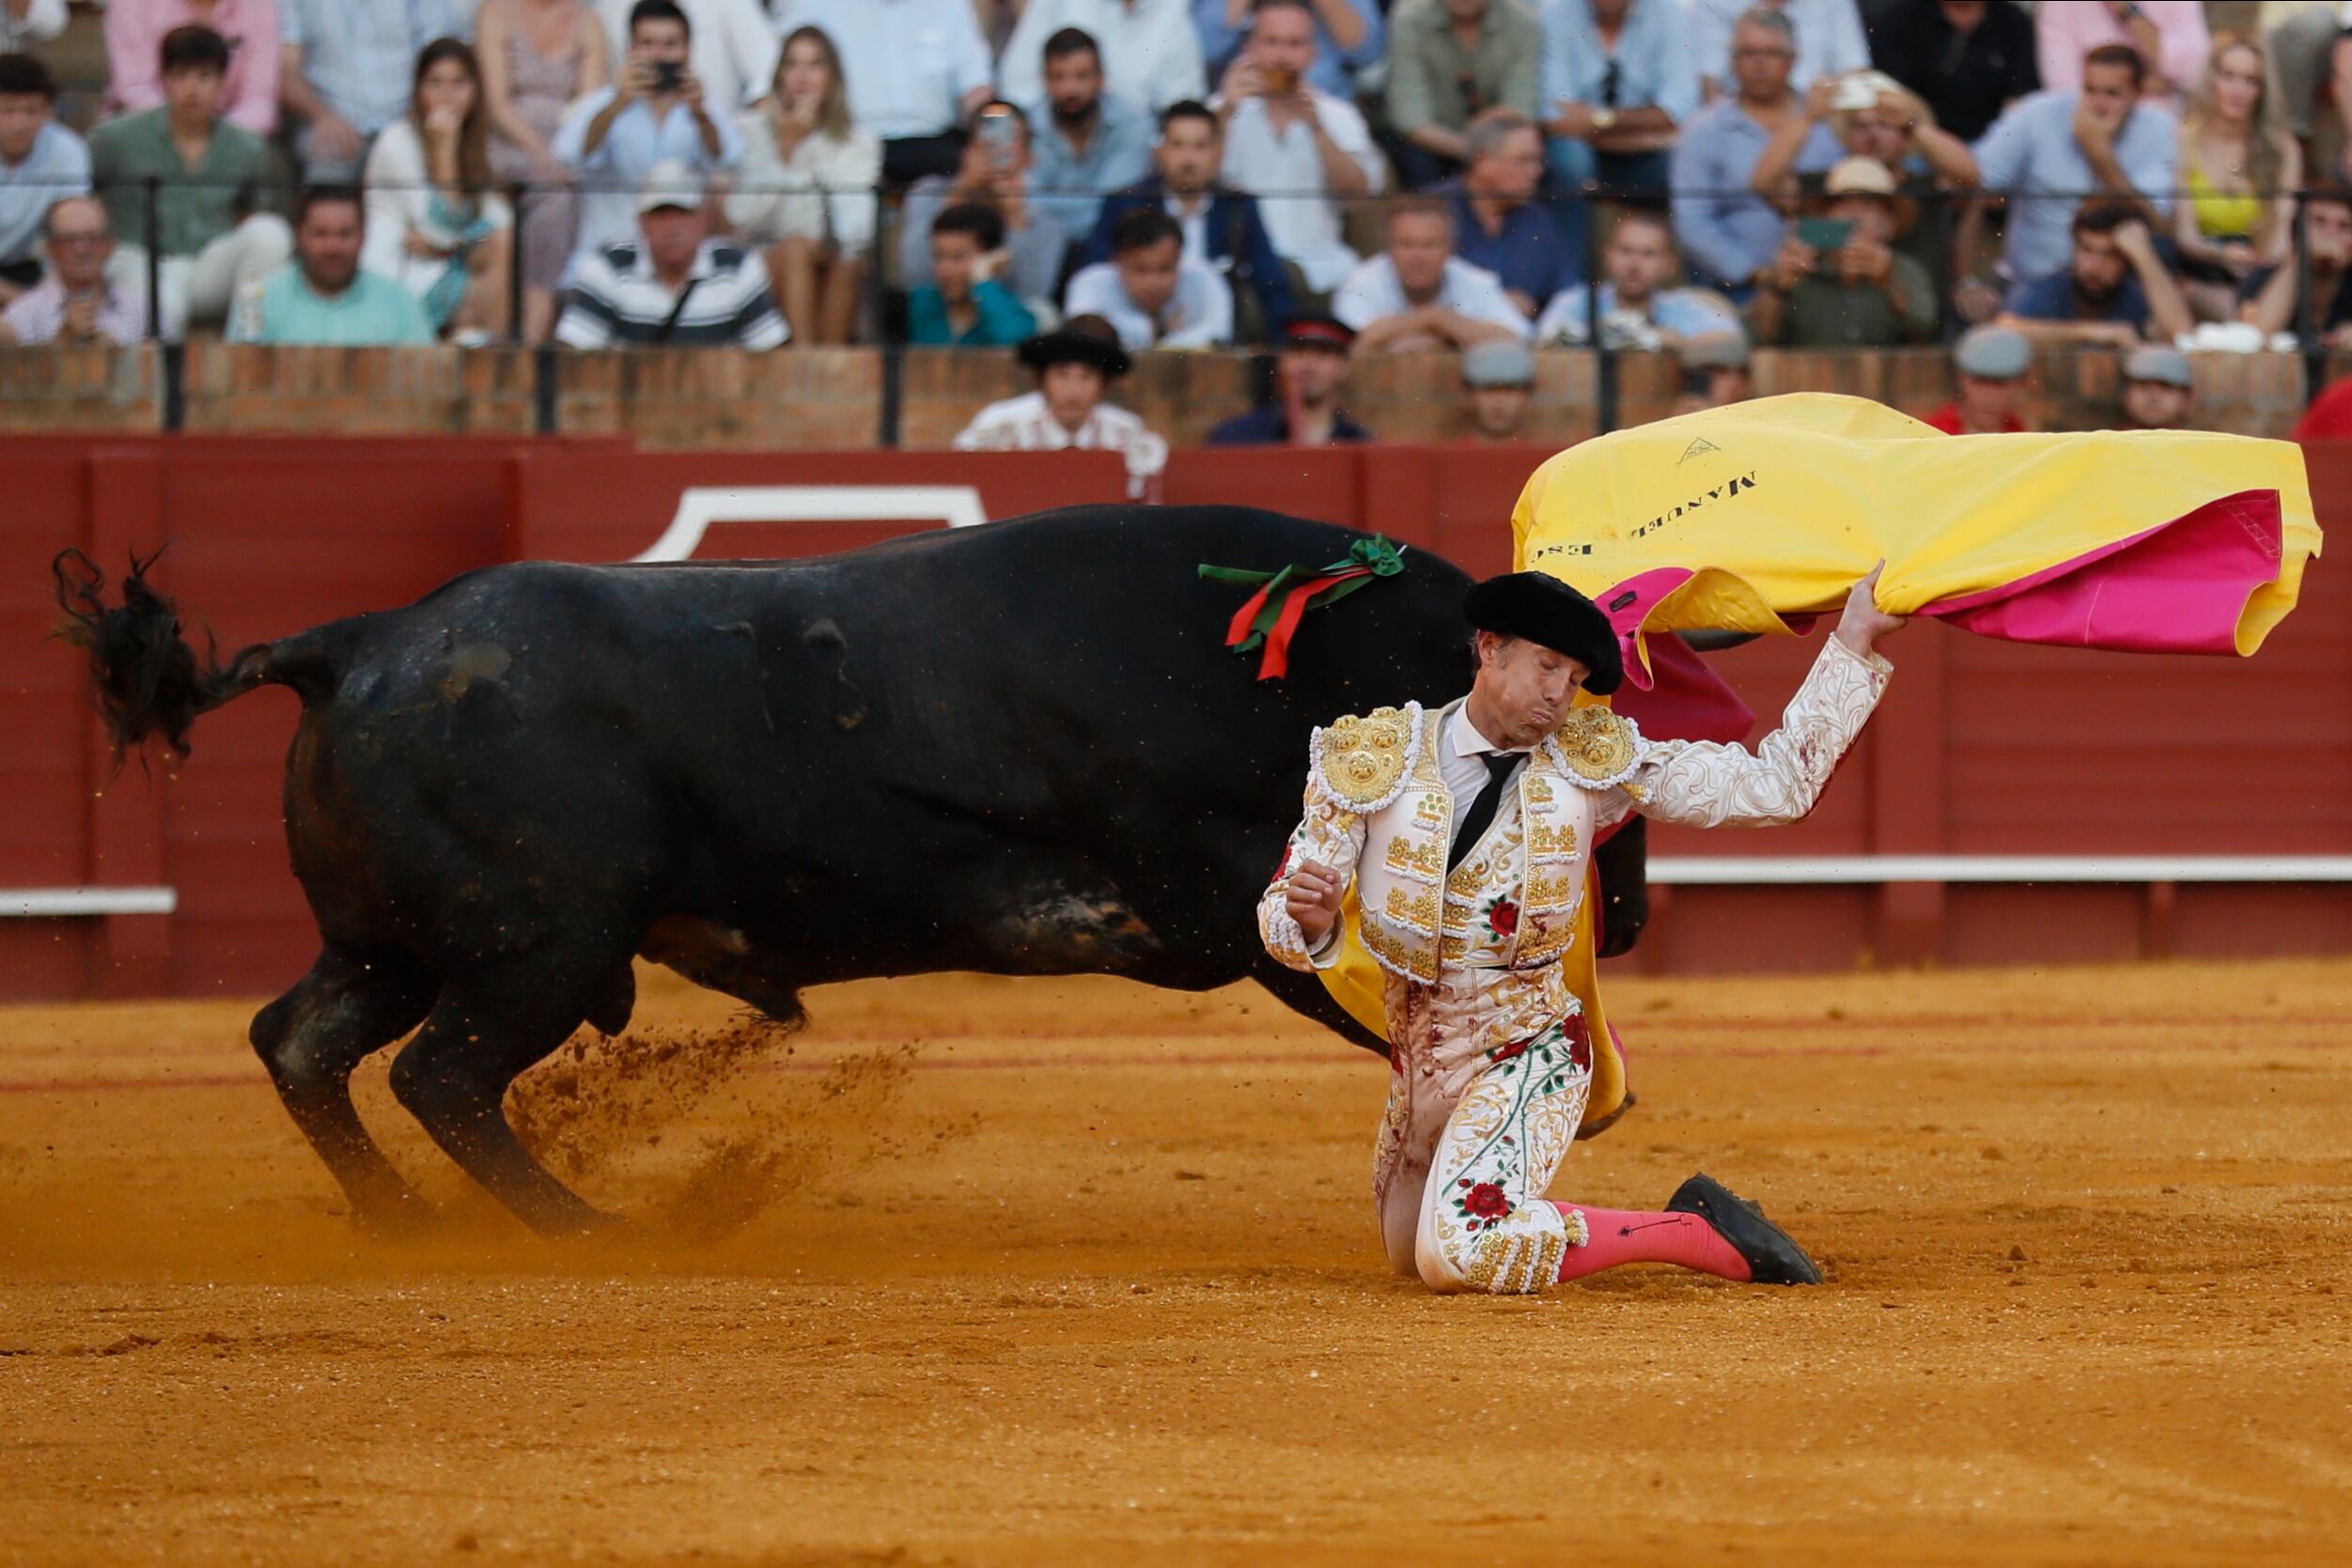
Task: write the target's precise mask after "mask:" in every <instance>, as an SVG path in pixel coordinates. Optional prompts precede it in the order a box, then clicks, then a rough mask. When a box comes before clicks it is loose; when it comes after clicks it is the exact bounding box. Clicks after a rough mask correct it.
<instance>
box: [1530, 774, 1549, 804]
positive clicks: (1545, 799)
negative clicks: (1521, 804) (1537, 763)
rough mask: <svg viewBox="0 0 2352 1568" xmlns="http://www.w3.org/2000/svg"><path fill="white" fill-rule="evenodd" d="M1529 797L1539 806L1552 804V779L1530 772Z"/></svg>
mask: <svg viewBox="0 0 2352 1568" xmlns="http://www.w3.org/2000/svg"><path fill="white" fill-rule="evenodd" d="M1527 799H1528V800H1530V801H1531V802H1533V803H1534V804H1535V805H1538V806H1548V805H1550V804H1551V781H1550V779H1540V778H1537V777H1536V776H1535V775H1534V774H1533V773H1530V774H1529V775H1528V776H1527Z"/></svg>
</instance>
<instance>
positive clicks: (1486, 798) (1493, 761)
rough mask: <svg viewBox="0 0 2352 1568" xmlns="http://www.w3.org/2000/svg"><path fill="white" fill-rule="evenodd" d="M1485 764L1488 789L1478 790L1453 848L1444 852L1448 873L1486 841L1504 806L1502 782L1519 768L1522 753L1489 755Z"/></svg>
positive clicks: (1465, 813)
mask: <svg viewBox="0 0 2352 1568" xmlns="http://www.w3.org/2000/svg"><path fill="white" fill-rule="evenodd" d="M1486 762H1487V783H1486V786H1485V787H1484V788H1482V789H1481V790H1479V792H1478V798H1477V799H1476V800H1472V801H1471V803H1470V810H1468V811H1466V812H1464V813H1462V821H1461V828H1460V831H1457V832H1456V833H1455V835H1454V845H1453V847H1452V848H1450V849H1448V850H1447V851H1446V852H1445V869H1446V870H1448V871H1451V870H1453V869H1454V868H1455V867H1456V866H1457V865H1459V864H1461V863H1462V857H1463V856H1464V855H1467V854H1469V853H1470V851H1471V846H1472V845H1474V844H1476V843H1477V842H1478V841H1479V840H1480V839H1482V838H1484V837H1486V836H1487V830H1488V828H1491V827H1493V826H1494V814H1495V808H1497V807H1498V806H1500V805H1501V804H1502V803H1503V781H1504V780H1506V779H1508V778H1509V777H1510V776H1511V769H1512V768H1517V767H1518V766H1519V753H1517V752H1488V753H1487V757H1486Z"/></svg>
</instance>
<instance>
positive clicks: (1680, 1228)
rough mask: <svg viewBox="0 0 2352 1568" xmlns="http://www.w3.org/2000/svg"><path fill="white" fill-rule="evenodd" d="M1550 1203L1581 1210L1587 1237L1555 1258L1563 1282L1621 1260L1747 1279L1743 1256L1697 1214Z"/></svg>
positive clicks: (1562, 1209) (1565, 1211) (1566, 1209)
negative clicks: (1658, 1264) (1671, 1265)
mask: <svg viewBox="0 0 2352 1568" xmlns="http://www.w3.org/2000/svg"><path fill="white" fill-rule="evenodd" d="M1552 1206H1553V1207H1554V1208H1557V1209H1558V1210H1559V1211H1560V1212H1561V1214H1563V1215H1564V1216H1565V1215H1576V1214H1581V1215H1582V1216H1583V1217H1584V1228H1585V1230H1586V1231H1587V1232H1588V1233H1589V1235H1590V1239H1589V1240H1587V1241H1586V1242H1585V1244H1584V1245H1583V1246H1581V1247H1571V1248H1569V1249H1568V1251H1567V1256H1565V1258H1563V1259H1562V1260H1561V1261H1560V1278H1561V1279H1563V1280H1581V1279H1583V1278H1584V1276H1586V1275H1587V1274H1597V1273H1599V1272H1600V1271H1601V1270H1602V1269H1604V1268H1614V1267H1616V1266H1617V1265H1619V1264H1621V1263H1670V1264H1674V1265H1677V1266H1679V1267H1683V1268H1695V1269H1697V1270H1698V1271H1699V1272H1700V1273H1702V1274H1712V1275H1715V1276H1716V1277H1717V1278H1719V1279H1724V1280H1737V1281H1740V1282H1741V1283H1742V1284H1745V1283H1747V1282H1748V1281H1749V1280H1750V1279H1751V1278H1752V1272H1751V1270H1750V1269H1749V1267H1748V1260H1747V1259H1745V1258H1743V1257H1741V1256H1740V1255H1739V1254H1738V1252H1737V1251H1736V1250H1734V1249H1733V1247H1732V1244H1731V1243H1730V1242H1728V1241H1725V1240H1724V1239H1723V1238H1722V1236H1721V1234H1718V1233H1717V1232H1716V1229H1715V1227H1714V1226H1712V1225H1710V1224H1708V1223H1707V1222H1706V1220H1705V1219H1702V1218H1700V1217H1699V1216H1698V1215H1695V1214H1643V1213H1642V1212H1640V1211H1639V1210H1636V1209H1597V1208H1594V1207H1593V1206H1591V1205H1590V1204H1588V1203H1555V1204H1553V1205H1552ZM1571 1223H1573V1221H1571Z"/></svg>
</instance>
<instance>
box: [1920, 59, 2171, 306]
mask: <svg viewBox="0 0 2352 1568" xmlns="http://www.w3.org/2000/svg"><path fill="white" fill-rule="evenodd" d="M2146 72H2147V68H2146V66H2145V65H2144V64H2143V63H2142V61H2141V58H2140V54H2139V52H2138V51H2137V50H2135V49H2133V48H2131V47H2130V46H2128V45H2126V44H2103V45H2101V46H2100V47H2098V48H2096V49H2094V50H2092V51H2091V52H2090V53H2089V54H2085V55H2084V56H2083V57H2082V90H2081V91H2080V92H2079V93H2036V94H2034V95H2033V97H2032V98H2029V99H2027V100H2025V101H2023V102H2021V103H2017V104H2015V105H2013V106H2012V107H2011V108H2010V110H2009V112H2008V113H2006V114H2004V115H2002V116H2001V118H1999V119H1998V120H1995V121H1994V122H1993V128H1992V129H1991V130H1990V131H1987V132H1985V139H1984V140H1983V141H1981V142H1978V143H1977V144H1976V162H1977V165H1978V168H1979V171H1980V173H1981V174H1982V176H1983V178H1984V181H1985V189H1986V191H1988V192H1991V193H1993V194H1996V195H2005V196H2007V197H2008V198H2009V236H2008V241H2007V244H2006V252H2005V254H2006V257H2007V261H2008V266H2009V275H2010V277H2011V278H2013V279H2016V280H2018V281H2028V280H2031V279H2034V278H2041V277H2047V276H2048V275H2049V274H2050V273H2052V272H2061V271H2063V270H2064V268H2065V265H2066V253H2067V249H2068V239H2067V236H2068V234H2069V232H2070V226H2071V225H2072V224H2073V221H2074V214H2075V209H2076V208H2077V207H2079V205H2081V203H2082V200H2083V198H2084V197H2085V196H2086V195H2103V196H2109V197H2113V198H2116V199H2119V200H2122V201H2125V202H2127V203H2129V204H2131V205H2133V206H2135V207H2138V208H2139V209H2140V210H2141V211H2142V215H2143V216H2144V217H2145V218H2146V219H2147V220H2148V222H2149V225H2150V226H2151V227H2152V228H2154V229H2156V230H2157V231H2158V232H2162V230H2163V229H2164V227H2165V225H2166V224H2167V223H2168V221H2169V215H2170V214H2171V212H2172V210H2173V199H2172V191H2173V176H2174V169H2175V165H2176V164H2177V163H2178V162H2179V153H2180V128H2179V127H2178V126H2177V125H2175V124H2174V123H2173V117H2172V116H2170V115H2167V114H2165V113H2164V112H2163V111H2162V110H2160V109H2153V108H2150V107H2149V106H2148V105H2147V104H2145V103H2142V102H2141V101H2140V87H2141V83H2142V80H2143V79H2144V77H2145V75H2146ZM1981 221H1982V220H1981V217H1980V215H1979V214H1978V213H1976V212H1974V211H1971V212H1970V215H1969V217H1968V218H1967V219H1966V220H1964V222H1963V224H1962V227H1961V235H1960V254H1962V255H1963V256H1968V255H1972V254H1974V248H1975V246H1974V241H1975V238H1976V230H1977V227H1978V225H1979V224H1980V223H1981Z"/></svg>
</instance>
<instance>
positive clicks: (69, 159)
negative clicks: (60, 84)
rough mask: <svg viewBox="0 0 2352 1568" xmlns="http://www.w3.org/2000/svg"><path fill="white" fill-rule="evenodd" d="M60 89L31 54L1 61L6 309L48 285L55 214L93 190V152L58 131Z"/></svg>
mask: <svg viewBox="0 0 2352 1568" xmlns="http://www.w3.org/2000/svg"><path fill="white" fill-rule="evenodd" d="M56 107H57V84H56V83H55V81H54V80H53V79H52V78H51V76H50V74H49V68H48V67H46V66H44V65H42V64H41V63H40V62H39V60H37V59H35V58H33V56H31V55H30V54H0V305H5V304H7V303H8V302H9V301H10V300H13V299H15V298H16V297H17V296H18V295H19V294H22V293H23V292H24V291H25V290H27V289H29V288H31V287H34V286H35V285H36V284H38V283H39V282H40V257H39V255H38V252H39V248H40V235H41V225H42V223H43V221H44V220H45V219H46V218H47V216H48V213H49V210H50V208H52V207H54V206H55V205H56V204H57V203H58V202H60V201H63V200H64V199H65V198H66V197H68V196H78V195H80V194H83V193H84V192H86V191H87V190H88V189H89V188H90V149H89V148H88V147H86V146H84V145H83V142H82V138H81V137H79V136H77V135H75V134H74V133H73V132H70V131H68V130H67V129H66V128H65V127H64V126H62V125H59V124H58V123H57V116H56Z"/></svg>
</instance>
